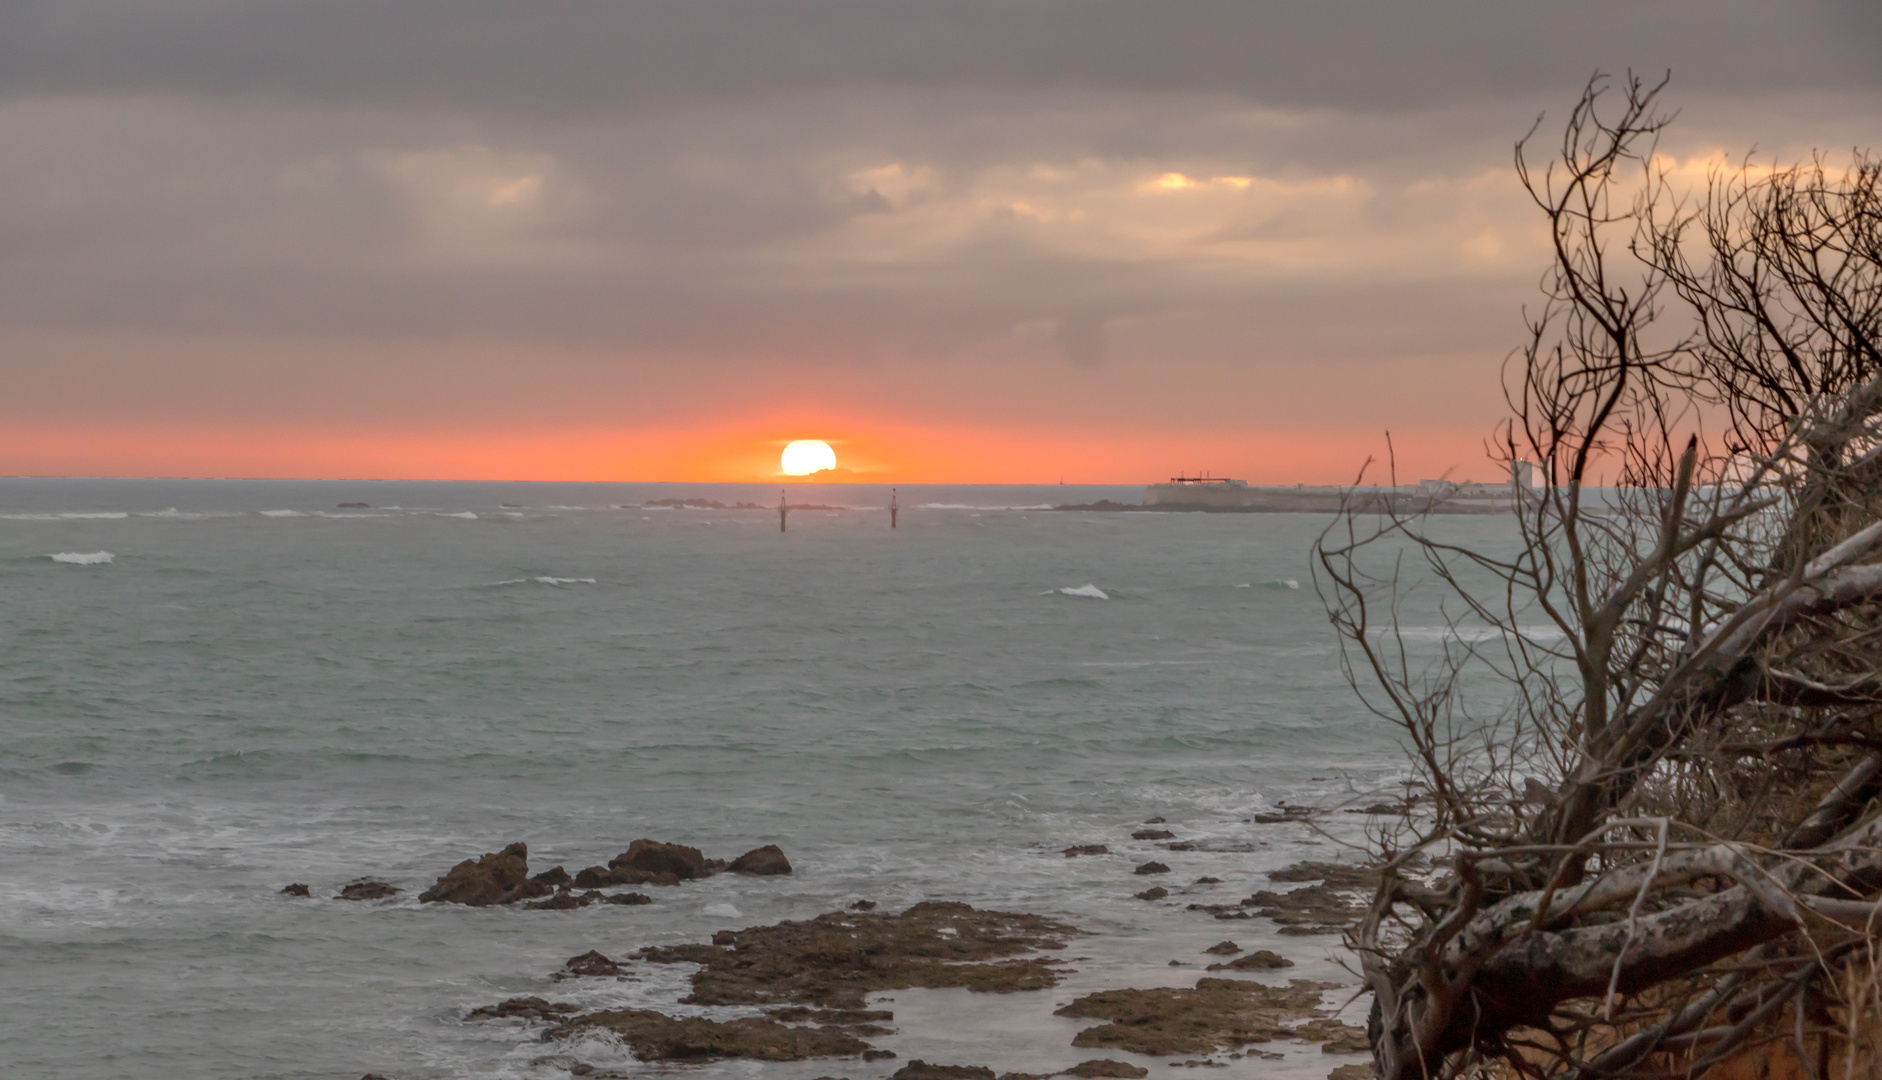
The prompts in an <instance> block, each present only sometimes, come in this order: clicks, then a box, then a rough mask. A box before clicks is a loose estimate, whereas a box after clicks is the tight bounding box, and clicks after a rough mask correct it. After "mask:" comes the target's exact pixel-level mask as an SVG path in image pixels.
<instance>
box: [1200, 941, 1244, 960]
mask: <svg viewBox="0 0 1882 1080" xmlns="http://www.w3.org/2000/svg"><path fill="white" fill-rule="evenodd" d="M1241 951H1242V947H1241V946H1240V945H1237V944H1235V943H1234V942H1233V941H1218V942H1216V943H1215V944H1214V945H1211V946H1209V947H1208V948H1206V949H1204V950H1203V952H1206V953H1212V954H1214V955H1216V956H1234V955H1235V954H1236V953H1238V952H1241Z"/></svg>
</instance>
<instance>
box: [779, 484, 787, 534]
mask: <svg viewBox="0 0 1882 1080" xmlns="http://www.w3.org/2000/svg"><path fill="white" fill-rule="evenodd" d="M787 509H789V508H788V507H786V506H785V505H784V492H782V491H780V492H778V531H779V532H783V531H784V514H785V511H786V510H787Z"/></svg>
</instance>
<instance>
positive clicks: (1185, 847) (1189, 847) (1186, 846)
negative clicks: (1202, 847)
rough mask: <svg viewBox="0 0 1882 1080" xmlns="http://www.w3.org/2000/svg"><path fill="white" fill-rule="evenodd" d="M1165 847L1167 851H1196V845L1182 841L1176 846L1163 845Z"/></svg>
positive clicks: (1175, 844)
mask: <svg viewBox="0 0 1882 1080" xmlns="http://www.w3.org/2000/svg"><path fill="white" fill-rule="evenodd" d="M1163 847H1164V849H1165V850H1166V851H1194V850H1196V845H1194V844H1192V843H1190V842H1189V841H1187V840H1184V841H1180V842H1178V843H1174V844H1165V845H1163Z"/></svg>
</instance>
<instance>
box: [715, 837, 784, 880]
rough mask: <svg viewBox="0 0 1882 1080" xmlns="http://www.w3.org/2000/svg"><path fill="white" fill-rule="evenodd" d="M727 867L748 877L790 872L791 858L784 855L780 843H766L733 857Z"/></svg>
mask: <svg viewBox="0 0 1882 1080" xmlns="http://www.w3.org/2000/svg"><path fill="white" fill-rule="evenodd" d="M726 869H728V870H730V871H732V872H733V873H734V874H744V875H746V876H747V877H767V876H770V875H774V874H788V873H790V872H791V860H789V859H787V858H785V857H784V851H783V850H782V849H781V848H779V847H778V845H776V844H766V845H765V846H764V847H761V848H753V849H751V850H750V851H747V852H746V853H745V854H743V855H740V856H739V857H738V858H736V859H733V860H732V863H731V865H730V866H728V867H726Z"/></svg>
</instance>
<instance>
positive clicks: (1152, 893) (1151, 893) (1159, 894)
mask: <svg viewBox="0 0 1882 1080" xmlns="http://www.w3.org/2000/svg"><path fill="white" fill-rule="evenodd" d="M1168 895H1170V890H1168V889H1166V888H1164V887H1163V886H1161V885H1157V886H1154V887H1152V888H1148V889H1145V890H1144V891H1143V892H1140V893H1137V894H1136V896H1137V899H1139V900H1161V899H1163V898H1164V897H1166V896H1168ZM1190 906H1191V907H1194V906H1195V905H1194V904H1192V905H1190Z"/></svg>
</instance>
